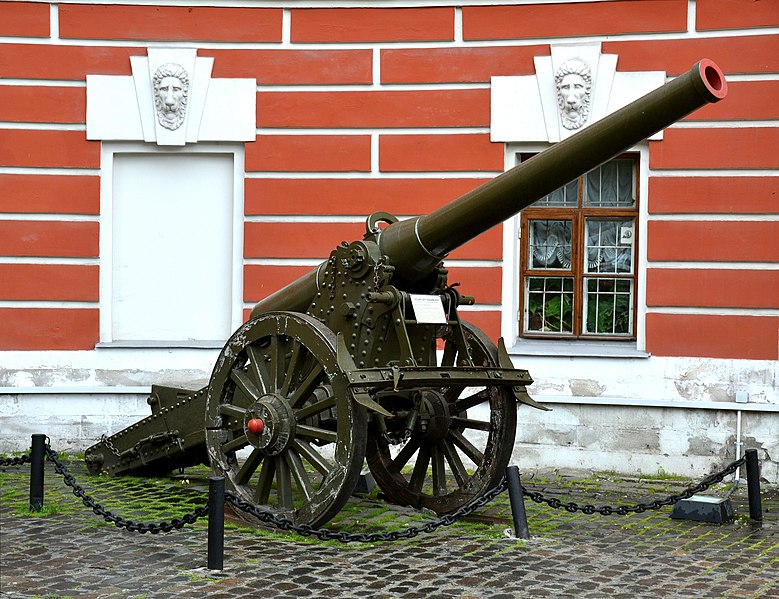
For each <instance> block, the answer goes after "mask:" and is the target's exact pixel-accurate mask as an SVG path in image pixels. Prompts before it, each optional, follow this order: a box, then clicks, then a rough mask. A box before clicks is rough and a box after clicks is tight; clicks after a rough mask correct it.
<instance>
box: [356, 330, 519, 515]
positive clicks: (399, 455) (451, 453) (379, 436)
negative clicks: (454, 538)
mask: <svg viewBox="0 0 779 599" xmlns="http://www.w3.org/2000/svg"><path fill="white" fill-rule="evenodd" d="M463 329H464V333H465V341H466V345H467V347H468V352H469V353H470V354H471V357H472V359H473V362H474V364H475V365H477V366H495V365H497V364H498V358H497V348H496V347H495V344H494V343H492V341H490V339H489V338H488V337H487V336H486V335H485V334H484V333H483V332H482V331H481V330H479V329H478V328H476V327H474V326H473V325H471V324H469V323H463ZM443 340H444V352H443V358H442V363H441V366H444V367H452V366H454V365H460V363H461V360H462V358H461V356H460V355H459V351H458V349H457V345H456V343H455V340H454V335H453V333H452V331H451V330H449V331H447V332H446V333H445V334H444V336H443ZM394 401H395V404H396V405H395V406H394V407H396V408H397V407H399V408H400V411H402V412H406V413H410V414H411V415H412V416H411V417H410V418H409V417H408V416H406V417H405V418H403V419H390V418H386V419H384V422H383V423H382V422H379V424H381V425H382V426H378V427H373V428H372V430H371V434H370V435H369V438H368V446H367V459H368V465H369V466H370V469H371V473H372V474H373V476H374V478H375V479H376V482H377V483H378V484H379V486H380V487H381V489H382V491H383V492H384V494H385V495H386V496H387V498H388V499H389V500H390V501H392V502H394V503H399V504H402V505H411V506H415V507H420V508H422V507H424V508H428V509H431V510H434V511H435V512H436V513H439V514H445V513H451V512H454V511H456V510H457V509H458V508H460V507H462V506H463V505H465V504H467V503H468V502H470V501H471V500H473V499H475V498H476V497H479V496H481V495H483V494H484V493H486V492H487V491H489V490H490V489H492V488H493V487H495V486H497V484H498V483H499V482H500V480H501V479H502V477H503V475H504V472H505V469H506V466H507V465H508V462H509V460H510V459H511V453H512V450H513V447H514V436H515V434H516V425H517V412H516V399H515V398H514V396H513V394H512V392H511V390H510V389H509V388H508V387H498V386H484V387H467V388H464V387H462V386H451V387H444V388H437V389H432V388H431V389H426V390H422V391H419V392H417V393H416V394H415V395H414V397H413V398H410V397H409V398H406V399H405V401H406V402H407V403H406V405H403V399H402V398H398V399H397V400H394ZM387 402H388V403H391V402H393V398H391V397H388V398H387ZM381 418H382V417H380V416H377V419H381ZM409 423H413V427H412V428H410V430H409V428H408V424H409ZM404 427H406V428H405V430H404ZM384 429H386V432H379V431H380V430H382V431H383V430H384Z"/></svg>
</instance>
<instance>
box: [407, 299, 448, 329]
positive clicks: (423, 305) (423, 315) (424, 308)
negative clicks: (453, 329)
mask: <svg viewBox="0 0 779 599" xmlns="http://www.w3.org/2000/svg"><path fill="white" fill-rule="evenodd" d="M409 296H410V297H411V305H412V306H413V307H414V315H415V316H416V317H417V322H421V323H424V324H446V314H444V305H443V304H442V303H441V296H438V295H420V294H415V293H411V294H409Z"/></svg>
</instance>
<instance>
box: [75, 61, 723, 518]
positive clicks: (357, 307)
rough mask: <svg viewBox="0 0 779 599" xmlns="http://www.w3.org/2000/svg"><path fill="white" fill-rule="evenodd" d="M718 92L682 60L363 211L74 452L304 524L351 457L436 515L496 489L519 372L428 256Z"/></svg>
mask: <svg viewBox="0 0 779 599" xmlns="http://www.w3.org/2000/svg"><path fill="white" fill-rule="evenodd" d="M726 94H727V84H726V82H725V78H724V76H723V74H722V72H721V70H720V69H719V68H718V67H717V66H716V65H715V64H714V63H713V62H712V61H710V60H706V59H704V60H701V61H700V62H698V63H697V64H696V65H695V66H694V67H693V68H692V69H691V70H690V71H689V72H687V73H686V74H683V75H681V76H679V77H677V78H675V79H673V80H672V81H670V82H668V83H666V84H665V85H664V86H662V87H660V88H658V89H656V90H654V91H652V92H650V93H649V94H647V95H646V96H644V97H642V98H639V99H638V100H636V101H635V102H633V103H631V104H629V105H628V106H626V107H624V108H622V109H620V110H618V111H617V112H615V113H613V114H611V115H609V116H607V117H605V118H603V119H602V120H600V121H598V122H596V123H593V124H591V125H589V126H588V127H586V128H584V129H582V130H581V131H580V132H578V133H576V134H575V135H573V136H571V137H569V138H567V139H565V140H564V141H562V142H560V143H558V144H556V145H555V146H553V147H551V148H550V149H548V150H546V151H544V152H542V153H540V154H538V155H536V156H534V157H533V158H531V159H529V160H528V161H525V162H523V163H522V164H520V165H518V166H516V167H514V168H512V169H510V170H508V171H506V172H505V173H503V174H501V175H499V176H498V177H496V178H494V179H492V180H491V181H489V182H487V183H485V184H484V185H482V186H480V187H478V188H476V189H474V190H472V191H470V192H469V193H467V194H465V195H464V196H462V197H460V198H458V199H456V200H454V201H452V202H451V203H449V204H447V205H445V206H443V207H441V208H439V209H438V210H436V211H434V212H432V213H431V214H428V215H424V216H419V217H413V218H408V219H404V220H399V219H397V218H396V217H395V216H393V215H392V214H389V213H387V212H378V213H374V214H372V215H371V216H369V217H368V218H367V221H366V230H365V235H364V237H363V239H361V240H357V241H353V242H351V243H347V242H343V243H342V244H340V245H338V246H337V247H336V248H335V249H334V250H333V251H332V253H331V254H330V257H329V258H328V259H327V260H326V261H325V262H323V263H322V264H320V265H319V266H318V267H317V268H315V269H313V270H312V271H311V272H309V273H308V274H306V275H304V276H303V277H301V278H300V279H298V280H297V281H295V282H293V283H291V284H290V285H288V286H286V287H284V288H282V289H281V290H279V291H277V292H276V293H274V294H272V295H270V296H269V297H267V298H265V299H264V300H262V301H260V302H259V303H257V304H256V305H255V306H254V308H253V309H252V311H251V316H250V318H249V319H248V321H247V322H246V323H245V324H243V325H242V326H241V327H240V328H238V330H237V331H235V333H234V334H233V335H232V336H231V338H230V339H229V340H228V341H227V343H226V344H225V345H224V347H223V349H222V350H221V353H220V354H219V356H218V358H217V360H216V364H215V366H214V369H213V373H212V375H211V378H210V380H209V382H208V384H207V385H206V386H203V387H201V388H199V389H182V388H177V387H169V386H163V385H154V386H153V387H152V393H151V395H150V397H149V404H150V406H151V410H152V414H151V415H150V416H149V417H147V418H145V419H143V420H141V421H140V422H137V423H136V424H133V425H131V426H130V427H128V428H126V429H124V430H122V431H119V432H117V433H115V434H113V435H111V436H110V437H106V436H104V437H103V438H102V439H101V440H100V441H99V442H98V443H97V444H95V445H93V446H92V447H90V448H89V449H88V450H87V451H86V454H85V459H86V462H87V465H88V468H89V470H90V471H91V472H93V473H98V472H107V473H109V474H121V473H134V474H149V473H155V474H159V473H164V472H169V471H171V470H172V469H174V468H182V467H186V466H191V465H194V464H199V463H207V464H210V466H211V468H212V470H213V471H214V473H215V474H218V475H222V476H224V477H225V479H226V481H227V485H228V489H229V490H231V491H232V492H233V493H234V494H236V495H237V496H238V497H240V498H242V499H244V500H246V501H249V502H251V503H252V504H254V505H256V506H257V507H258V508H261V509H266V510H269V511H271V512H273V513H274V514H276V515H278V516H283V517H286V518H288V519H290V520H292V521H293V522H295V523H297V524H304V523H305V524H309V525H311V526H320V525H322V524H324V523H326V522H328V521H329V520H330V519H332V518H333V516H335V515H336V514H337V513H338V511H339V510H340V509H341V508H342V507H343V505H344V504H345V502H346V501H347V500H348V498H349V497H350V496H351V494H352V493H353V491H354V489H355V485H356V484H357V482H358V479H359V477H360V474H361V472H362V469H363V466H364V464H365V463H366V462H367V465H368V467H369V468H370V472H371V474H372V475H373V477H374V479H375V480H376V482H377V483H378V485H379V487H380V489H381V491H382V493H383V495H384V497H385V498H386V499H387V500H388V501H391V502H395V503H399V504H403V505H410V506H414V507H418V508H428V509H431V510H433V511H434V512H436V513H438V514H445V513H451V512H454V511H456V510H457V509H459V508H460V507H462V506H463V505H465V504H467V503H469V502H471V501H472V500H474V499H476V498H478V497H480V496H483V495H484V494H485V493H487V492H488V491H489V490H490V489H492V488H494V487H495V486H497V485H498V484H499V483H500V481H501V479H502V477H503V473H504V470H505V468H506V466H507V464H508V462H509V460H510V458H511V455H512V451H513V447H514V437H515V432H516V426H517V407H518V405H520V404H524V405H528V406H532V407H534V408H540V409H544V408H543V406H541V405H540V404H538V403H536V402H535V401H534V400H533V399H532V398H531V397H530V396H529V395H528V393H527V391H526V388H527V387H528V385H530V384H531V383H532V379H531V377H530V374H529V373H528V372H527V371H525V370H522V369H518V368H515V367H514V365H513V363H512V361H511V359H510V357H509V354H508V352H507V350H506V347H505V344H504V342H503V339H500V340H498V342H497V344H495V343H493V342H492V341H491V340H490V339H489V338H488V337H487V336H486V335H485V334H484V333H483V332H482V331H480V330H479V329H478V328H477V327H475V326H473V325H472V324H470V323H468V322H467V321H465V320H462V319H461V314H460V311H459V310H458V308H459V307H460V306H462V305H468V304H472V303H473V302H474V298H473V297H471V296H467V295H463V294H461V293H460V291H459V289H458V287H457V285H456V284H450V283H449V281H448V277H447V270H446V268H445V266H444V259H445V258H446V257H447V255H448V254H449V253H450V252H452V251H453V250H455V249H456V248H458V247H460V246H462V245H463V244H465V243H466V242H468V241H469V240H471V239H473V238H474V237H476V236H478V235H479V234H481V233H483V232H485V231H487V230H488V229H490V228H491V227H493V226H495V225H497V224H499V223H501V222H502V221H504V220H505V219H507V218H508V217H510V216H512V215H514V214H516V213H518V212H519V211H521V210H522V209H523V208H525V207H527V206H529V205H530V204H532V203H533V202H535V201H537V200H539V199H541V198H543V197H544V196H545V195H547V194H549V193H551V192H553V191H554V190H555V189H557V188H559V187H560V186H562V185H565V184H566V183H568V182H569V181H571V180H573V179H575V178H576V177H579V176H581V175H583V174H584V173H586V172H588V171H590V170H591V169H593V168H596V167H597V166H599V165H601V164H602V163H604V162H606V161H608V160H609V159H611V158H613V157H614V156H617V155H618V154H620V153H621V152H623V151H625V150H626V149H628V148H630V147H631V146H632V145H634V144H635V143H638V142H640V141H642V140H643V139H645V138H647V137H649V136H650V135H652V134H653V133H655V132H657V131H659V130H660V129H662V128H663V127H666V126H668V125H670V124H672V123H674V122H675V121H677V120H679V119H681V118H682V117H684V116H685V115H687V114H689V113H690V112H692V111H693V110H696V109H697V108H699V107H701V106H703V105H705V104H706V103H709V102H716V101H719V100H720V99H722V98H724V97H725V95H726Z"/></svg>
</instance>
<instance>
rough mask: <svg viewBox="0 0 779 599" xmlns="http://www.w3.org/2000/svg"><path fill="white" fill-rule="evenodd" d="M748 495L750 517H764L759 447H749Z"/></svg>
mask: <svg viewBox="0 0 779 599" xmlns="http://www.w3.org/2000/svg"><path fill="white" fill-rule="evenodd" d="M744 453H745V454H746V458H747V496H748V497H749V517H750V518H751V519H752V520H758V521H759V520H762V519H763V507H762V505H761V502H760V463H759V462H758V460H757V449H747V450H746V451H745V452H744Z"/></svg>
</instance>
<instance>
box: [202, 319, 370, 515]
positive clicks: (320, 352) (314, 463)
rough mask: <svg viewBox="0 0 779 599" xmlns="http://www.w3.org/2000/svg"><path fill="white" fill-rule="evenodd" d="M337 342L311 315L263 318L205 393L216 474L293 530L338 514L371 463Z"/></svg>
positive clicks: (230, 348)
mask: <svg viewBox="0 0 779 599" xmlns="http://www.w3.org/2000/svg"><path fill="white" fill-rule="evenodd" d="M335 342H336V337H335V335H334V334H333V333H332V332H331V331H330V330H329V329H327V328H326V327H325V326H324V325H323V324H321V323H320V322H319V321H318V320H315V319H314V318H311V317H309V316H306V315H305V314H298V313H294V312H269V313H266V314H262V315H260V316H259V317H257V318H255V319H253V320H250V321H249V322H247V323H246V324H244V325H243V326H242V327H241V328H239V329H238V330H237V331H236V332H235V334H234V335H233V336H232V337H231V338H230V340H229V341H228V342H227V344H226V345H225V347H224V349H223V350H222V353H221V354H220V356H219V359H218V360H217V363H216V366H215V367H214V372H213V375H212V376H211V381H210V383H209V386H208V396H207V399H206V423H207V424H206V426H207V432H206V444H207V446H208V453H209V458H210V460H211V467H212V468H213V469H214V470H215V472H216V473H221V474H223V475H224V476H225V479H226V484H227V487H228V488H229V489H230V490H232V491H233V492H234V493H235V494H236V495H238V496H239V497H241V498H242V499H244V500H247V501H249V502H251V503H253V504H255V505H256V506H257V507H259V508H260V509H265V510H268V511H271V512H273V513H274V514H276V515H279V516H284V517H286V518H289V519H290V520H292V521H293V522H295V523H296V524H310V525H311V526H320V525H322V524H324V523H326V522H327V521H329V520H330V519H331V518H332V517H333V516H334V515H335V514H336V513H338V511H339V510H340V509H341V507H342V506H343V505H344V504H345V503H346V501H347V500H348V499H349V496H350V495H351V493H352V491H353V490H354V487H355V485H356V483H357V480H358V478H359V476H360V469H361V467H362V464H363V460H364V457H365V442H366V441H365V439H366V426H367V425H366V419H367V417H366V413H365V408H364V407H362V406H360V405H359V404H357V403H356V402H355V401H354V399H353V396H352V393H351V391H349V389H348V388H347V386H346V380H345V376H344V374H343V373H342V372H341V370H340V369H339V368H338V364H337V361H336V350H335Z"/></svg>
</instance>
